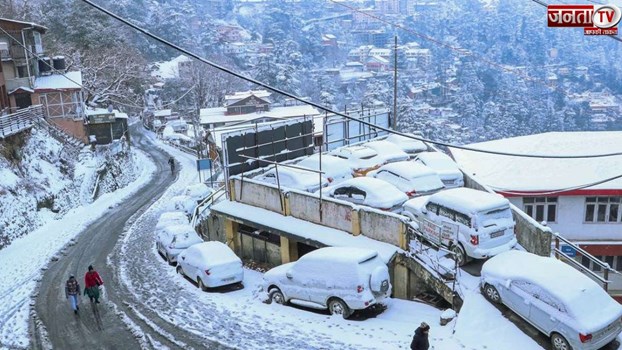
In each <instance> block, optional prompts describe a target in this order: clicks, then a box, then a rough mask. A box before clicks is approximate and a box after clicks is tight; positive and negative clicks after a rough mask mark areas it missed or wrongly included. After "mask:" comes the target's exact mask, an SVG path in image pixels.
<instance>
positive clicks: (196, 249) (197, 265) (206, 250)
mask: <svg viewBox="0 0 622 350" xmlns="http://www.w3.org/2000/svg"><path fill="white" fill-rule="evenodd" d="M177 272H178V273H179V274H182V275H184V276H186V277H188V278H189V279H191V280H193V281H195V282H196V283H197V284H198V286H199V288H201V290H203V291H206V290H207V288H216V287H221V286H225V285H229V284H235V283H241V282H242V280H243V279H244V268H243V265H242V260H240V258H238V256H237V255H235V253H234V252H233V251H232V250H231V248H229V247H228V246H227V245H226V244H224V243H221V242H216V241H212V242H204V243H199V244H195V245H193V246H191V247H190V248H188V249H186V250H184V251H182V252H181V253H180V254H179V257H178V259H177Z"/></svg>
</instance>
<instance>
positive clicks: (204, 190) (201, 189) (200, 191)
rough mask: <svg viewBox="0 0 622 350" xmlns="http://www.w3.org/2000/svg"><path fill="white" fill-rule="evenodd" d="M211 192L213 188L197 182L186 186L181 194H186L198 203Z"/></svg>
mask: <svg viewBox="0 0 622 350" xmlns="http://www.w3.org/2000/svg"><path fill="white" fill-rule="evenodd" d="M212 193H214V189H212V188H210V187H209V186H207V185H206V184H203V183H198V184H194V185H189V186H186V188H185V189H184V192H183V193H182V195H184V196H188V197H190V198H192V199H194V200H195V201H196V202H197V203H200V202H201V201H202V200H204V199H205V198H207V197H208V196H209V195H211V194H212Z"/></svg>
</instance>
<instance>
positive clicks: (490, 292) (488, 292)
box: [484, 283, 501, 304]
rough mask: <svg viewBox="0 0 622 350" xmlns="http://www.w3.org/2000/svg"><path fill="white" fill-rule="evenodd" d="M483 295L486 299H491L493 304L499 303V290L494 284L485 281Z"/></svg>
mask: <svg viewBox="0 0 622 350" xmlns="http://www.w3.org/2000/svg"><path fill="white" fill-rule="evenodd" d="M484 296H485V297H486V299H488V300H490V301H492V302H493V303H495V304H499V303H500V302H501V296H500V295H499V291H498V290H497V288H495V287H494V286H491V285H490V284H488V283H486V285H485V286H484Z"/></svg>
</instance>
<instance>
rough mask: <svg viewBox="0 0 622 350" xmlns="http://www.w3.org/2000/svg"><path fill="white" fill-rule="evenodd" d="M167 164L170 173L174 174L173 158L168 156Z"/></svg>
mask: <svg viewBox="0 0 622 350" xmlns="http://www.w3.org/2000/svg"><path fill="white" fill-rule="evenodd" d="M168 165H170V166H171V175H175V158H173V157H170V158H169V159H168Z"/></svg>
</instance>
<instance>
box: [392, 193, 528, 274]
mask: <svg viewBox="0 0 622 350" xmlns="http://www.w3.org/2000/svg"><path fill="white" fill-rule="evenodd" d="M403 208H404V210H403V211H402V215H406V216H408V217H409V218H410V219H412V220H413V221H414V222H415V223H417V226H418V228H417V229H413V230H411V232H413V233H414V234H416V235H419V236H421V237H423V238H424V239H425V240H427V241H429V242H432V243H434V244H437V245H440V246H442V247H444V248H447V249H450V250H451V251H452V252H453V253H454V256H455V258H456V260H457V262H458V265H460V266H462V265H464V264H466V263H467V262H468V261H469V260H471V259H486V258H489V257H491V256H495V255H497V254H499V253H502V252H505V251H508V250H510V249H512V248H513V247H514V246H515V245H516V243H517V241H516V236H515V235H514V225H515V223H514V219H513V218H512V210H511V209H510V202H509V201H508V200H507V199H505V198H503V197H502V196H500V195H497V194H492V193H488V192H484V191H477V190H474V189H471V188H452V189H448V190H444V191H440V192H437V193H435V194H433V195H431V196H422V197H417V198H413V199H411V200H409V201H407V202H406V203H404V206H403Z"/></svg>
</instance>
